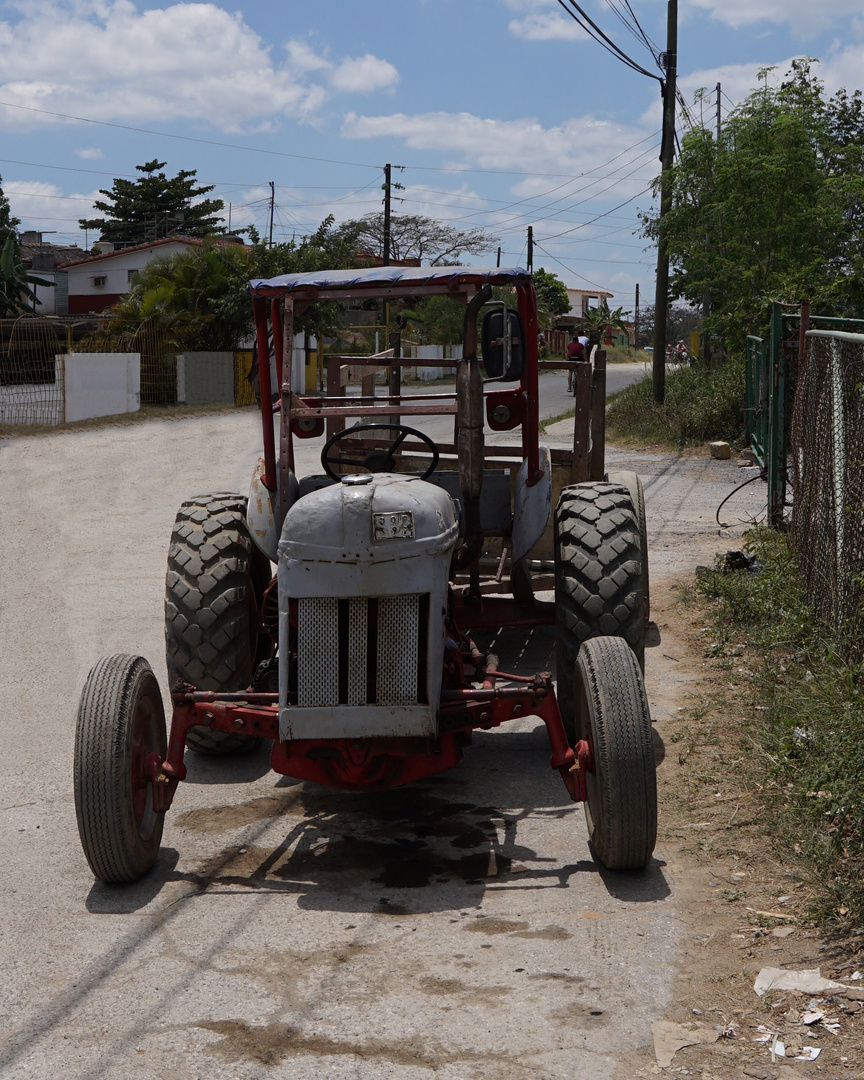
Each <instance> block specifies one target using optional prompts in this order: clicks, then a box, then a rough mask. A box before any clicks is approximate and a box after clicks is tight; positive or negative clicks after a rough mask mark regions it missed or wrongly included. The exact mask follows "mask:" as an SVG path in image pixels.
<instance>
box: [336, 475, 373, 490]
mask: <svg viewBox="0 0 864 1080" xmlns="http://www.w3.org/2000/svg"><path fill="white" fill-rule="evenodd" d="M342 483H343V484H348V485H349V486H351V487H354V486H356V485H358V484H371V483H372V473H366V472H364V473H356V474H355V475H354V476H343V477H342Z"/></svg>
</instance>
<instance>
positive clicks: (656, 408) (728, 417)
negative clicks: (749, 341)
mask: <svg viewBox="0 0 864 1080" xmlns="http://www.w3.org/2000/svg"><path fill="white" fill-rule="evenodd" d="M743 406H744V361H743V360H740V361H739V360H727V361H726V362H725V363H722V364H716V365H713V366H711V367H705V366H704V365H702V364H698V365H696V366H695V367H687V368H679V369H678V370H677V371H668V372H667V373H666V398H665V401H664V402H663V404H662V405H658V404H657V403H656V402H655V401H654V397H653V393H652V388H651V376H650V375H646V376H645V378H644V379H641V380H640V381H639V382H637V383H633V384H632V385H631V386H628V387H627V388H626V389H624V390H622V391H621V392H620V393H619V394H617V395H616V396H615V398H614V400H613V401H612V403H611V404H610V405H609V408H608V409H607V411H606V431H607V434H608V435H609V437H610V438H611V439H615V438H619V439H620V438H625V439H628V438H629V439H638V440H639V441H640V442H651V443H654V442H658V443H672V444H673V445H675V446H687V445H688V444H692V443H700V442H705V441H707V440H710V439H727V440H728V441H729V442H740V441H741V438H742V435H743V430H742V429H743V420H742V415H743V414H742V409H743Z"/></svg>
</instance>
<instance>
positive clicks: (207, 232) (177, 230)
mask: <svg viewBox="0 0 864 1080" xmlns="http://www.w3.org/2000/svg"><path fill="white" fill-rule="evenodd" d="M164 167H165V162H164V161H157V160H156V158H154V159H153V160H152V161H148V162H147V163H146V164H144V165H136V166H135V168H136V170H137V171H138V172H140V173H143V175H142V176H141V177H140V179H138V180H124V179H122V178H118V179H116V180H115V181H114V183H113V184H112V185H111V188H110V190H108V189H106V188H100V189H99V193H100V195H104V196H106V198H107V199H108V200H109V201H107V202H105V201H101V200H97V201H96V202H94V204H93V205H94V206H95V207H96V209H97V210H101V211H102V213H103V214H105V215H106V216H105V217H101V218H82V219H81V220H80V221H79V222H78V224H79V225H80V227H81V228H82V229H96V230H98V231H99V234H100V238H101V239H102V240H106V241H109V242H111V243H114V244H140V243H144V242H145V241H149V240H158V239H161V238H162V237H166V236H170V235H172V234H173V235H182V236H195V237H204V236H211V235H213V234H214V233H218V232H222V231H223V229H222V221H221V219H220V218H219V217H218V214H219V211H220V210H221V209H222V208H223V206H224V205H225V204H224V203H223V202H222V200H221V199H203V198H201V196H202V195H206V194H207V192H208V191H212V190H213V185H212V184H210V185H201V184H198V183H196V180H195V176H196V170H195V169H181V171H180V172H179V173H177V175H176V176H172V177H168V176H166V175H165V173H164V172H163V171H162V170H163V169H164Z"/></svg>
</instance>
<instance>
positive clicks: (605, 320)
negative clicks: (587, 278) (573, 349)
mask: <svg viewBox="0 0 864 1080" xmlns="http://www.w3.org/2000/svg"><path fill="white" fill-rule="evenodd" d="M629 314H630V312H629V311H625V310H624V308H622V307H616V308H611V309H610V307H609V305H608V303H607V302H606V298H605V297H604V298H603V300H602V301H601V302H600V303H599V304H598V305H597V307H596V308H589V309H588V310H587V311H586V312H585V314H584V315H583V316H582V325H583V326H584V328H585V329H586V330H596V331H597V332H598V333H599V335H600V338H601V340H602V339H603V337H604V335H605V333H606V331H607V330H624V331H625V332H626V327H625V326H624V320H625V319H626V318H627V316H628V315H629Z"/></svg>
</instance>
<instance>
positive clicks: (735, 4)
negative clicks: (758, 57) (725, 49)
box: [693, 0, 861, 35]
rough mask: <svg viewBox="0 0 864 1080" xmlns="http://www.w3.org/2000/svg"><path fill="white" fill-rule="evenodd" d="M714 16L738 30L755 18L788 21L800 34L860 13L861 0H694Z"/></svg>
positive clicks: (755, 19)
mask: <svg viewBox="0 0 864 1080" xmlns="http://www.w3.org/2000/svg"><path fill="white" fill-rule="evenodd" d="M693 6H694V7H697V8H703V9H704V10H706V11H709V12H710V13H711V15H713V16H714V18H715V19H719V20H720V21H721V22H724V23H726V24H727V25H728V26H731V27H732V28H733V29H734V30H739V29H740V28H741V27H743V26H752V25H753V24H754V23H758V22H770V23H775V24H777V25H779V24H781V23H788V24H789V25H790V27H792V28H793V29H794V30H795V31H796V32H798V33H799V34H804V35H807V34H810V33H814V32H816V31H822V30H825V29H826V28H827V27H828V26H830V25H831V24H832V23H834V22H836V21H838V20H840V19H846V18H848V17H850V16H852V17H854V16H856V15H860V14H861V0H823V3H821V4H813V3H812V2H811V0H693Z"/></svg>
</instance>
